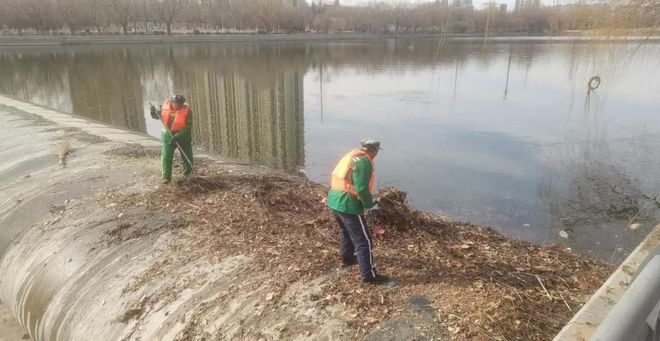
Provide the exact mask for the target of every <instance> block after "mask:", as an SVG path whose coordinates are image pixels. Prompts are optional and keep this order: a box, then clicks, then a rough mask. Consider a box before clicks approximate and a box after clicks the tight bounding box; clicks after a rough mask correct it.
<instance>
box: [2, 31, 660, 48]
mask: <svg viewBox="0 0 660 341" xmlns="http://www.w3.org/2000/svg"><path fill="white" fill-rule="evenodd" d="M439 38H442V39H449V40H477V41H483V40H484V35H483V34H457V33H447V34H442V35H441V34H438V33H414V34H413V33H410V34H358V33H355V34H353V33H345V34H265V35H262V34H224V35H172V36H164V35H101V36H94V35H88V36H1V35H0V46H1V47H16V48H21V47H61V46H84V45H117V44H176V43H262V42H275V43H277V42H332V41H358V40H383V39H439ZM599 40H600V41H608V42H613V41H660V37H656V36H654V37H646V36H625V37H620V36H616V37H600V36H590V35H586V36H578V35H567V36H547V35H540V36H527V35H516V34H508V35H505V36H490V37H488V41H491V42H497V41H507V42H516V41H521V42H548V43H551V42H568V41H574V42H579V41H599Z"/></svg>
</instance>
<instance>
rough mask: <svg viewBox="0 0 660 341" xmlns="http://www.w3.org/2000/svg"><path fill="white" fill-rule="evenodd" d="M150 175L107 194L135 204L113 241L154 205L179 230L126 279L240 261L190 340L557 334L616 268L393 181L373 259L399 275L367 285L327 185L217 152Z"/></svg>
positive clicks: (107, 199)
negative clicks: (140, 187) (343, 248)
mask: <svg viewBox="0 0 660 341" xmlns="http://www.w3.org/2000/svg"><path fill="white" fill-rule="evenodd" d="M116 154H117V155H120V156H122V157H127V156H128V157H147V156H148V153H142V152H141V151H139V150H138V151H137V155H130V153H129V154H126V151H121V152H118V153H116ZM176 172H177V170H176V169H175V173H176ZM149 179H150V180H149ZM149 179H146V178H145V181H152V182H153V181H154V179H153V177H152V178H149ZM151 185H153V186H146V187H147V188H154V189H150V190H146V191H136V192H135V191H134V192H130V191H129V192H127V191H123V190H121V189H115V190H108V191H104V192H102V193H99V195H98V198H97V200H98V201H99V203H100V204H102V205H105V206H106V207H111V208H112V209H114V210H116V211H117V212H120V213H119V214H122V215H124V220H125V221H124V222H123V223H122V224H119V225H117V227H116V228H115V229H113V230H111V231H108V233H107V242H108V243H123V242H126V241H128V240H131V239H134V238H138V237H139V236H140V235H142V234H144V233H151V232H150V231H151V230H150V228H149V227H148V226H146V225H145V224H144V221H149V219H150V218H151V217H153V215H156V216H159V215H162V216H167V217H168V221H169V222H168V223H167V224H164V225H160V226H159V227H158V228H160V229H166V230H168V231H170V232H171V233H173V234H174V235H175V237H174V238H173V240H175V241H176V242H170V243H169V245H168V246H167V250H166V251H163V254H164V255H167V257H165V258H163V259H162V261H160V262H159V263H157V264H155V265H154V266H152V267H151V268H149V269H147V270H145V271H143V272H141V273H140V274H138V275H137V276H135V278H134V279H133V280H132V281H131V282H130V283H129V284H128V285H127V286H126V287H125V288H123V292H124V293H127V294H129V293H132V292H137V291H139V290H141V288H143V287H144V286H149V285H150V283H154V282H156V281H162V279H163V277H166V276H168V277H172V273H173V272H174V273H176V272H177V271H178V270H177V269H179V268H180V267H181V265H182V264H197V266H203V264H213V263H221V262H227V261H228V260H232V261H231V262H235V264H234V263H230V264H229V265H230V266H229V267H235V270H236V271H235V274H234V275H233V276H234V277H233V278H234V281H233V282H231V283H227V286H228V287H225V288H220V287H217V288H216V290H221V291H222V292H223V294H222V295H220V296H219V297H218V298H217V300H216V301H214V302H211V303H210V304H208V305H204V306H203V307H201V308H200V307H197V308H196V309H197V310H199V311H192V312H190V314H189V315H188V316H187V317H186V318H185V324H184V326H183V327H182V329H181V332H180V333H179V334H177V336H176V338H178V339H181V340H187V339H222V338H226V337H228V336H239V335H240V337H247V338H250V339H260V338H265V339H272V338H297V337H301V336H302V337H305V336H307V337H311V338H313V337H314V336H315V335H317V336H318V335H323V336H324V337H328V336H329V338H331V339H352V338H367V339H372V340H383V339H389V340H403V339H422V340H423V339H455V340H550V339H552V337H553V336H554V335H555V334H556V333H557V332H558V331H559V330H560V329H561V328H562V326H563V325H564V324H565V323H566V322H567V321H568V320H569V319H570V318H571V316H572V315H573V314H574V313H575V312H577V310H578V309H579V308H580V306H581V305H582V304H583V303H584V302H585V301H586V300H587V299H588V298H589V296H590V295H591V294H592V293H593V292H594V291H595V290H596V289H597V288H598V287H599V286H600V284H601V283H602V282H603V281H604V280H605V278H606V277H607V276H608V274H609V273H610V272H611V270H612V267H611V266H610V265H607V264H604V263H600V262H598V261H594V260H590V259H586V258H584V257H581V256H579V255H576V254H573V253H570V252H567V251H565V250H563V249H562V248H560V247H558V246H553V247H539V246H535V245H532V244H530V243H527V242H523V241H517V240H511V239H508V238H505V237H503V236H502V235H500V234H498V233H497V232H495V231H493V230H491V229H489V228H485V227H480V226H474V225H471V224H466V223H460V222H451V221H448V220H445V219H443V218H441V217H438V216H433V215H430V214H426V213H423V212H418V211H416V210H413V209H409V208H408V207H407V206H406V204H405V193H404V192H401V191H398V190H396V189H387V190H385V191H383V192H382V193H381V194H380V195H381V198H382V199H381V203H382V210H381V213H380V214H379V215H377V216H375V215H371V216H369V218H368V220H369V222H370V223H371V225H372V233H373V234H374V238H375V262H376V264H377V266H378V269H379V271H380V272H382V273H384V274H387V275H390V276H391V277H393V278H394V282H393V283H391V284H389V285H385V286H368V285H363V284H361V283H360V282H359V276H358V270H357V267H352V268H341V267H340V266H339V262H338V251H337V243H338V230H337V227H336V223H335V222H334V220H333V218H332V216H331V214H330V212H329V211H328V210H327V209H326V207H325V204H324V203H323V202H322V200H323V198H324V196H325V193H326V189H325V188H324V187H323V186H320V185H318V184H314V183H311V182H308V181H306V180H305V179H301V178H296V177H290V176H286V175H273V174H272V173H269V172H267V171H254V170H253V171H249V172H243V171H236V170H228V169H226V168H225V167H224V166H223V165H222V164H221V163H217V162H214V161H209V160H200V161H199V162H197V164H196V171H195V175H194V176H193V177H191V178H187V179H179V180H177V181H175V182H174V183H173V184H170V185H162V186H156V184H151ZM235 257H238V258H235ZM202 282H203V281H200V280H199V279H197V278H192V277H190V276H182V277H181V278H179V279H178V280H177V281H174V282H172V283H171V285H170V286H166V288H165V289H163V290H158V291H156V292H153V293H152V295H150V296H149V297H142V299H140V300H137V301H136V302H135V303H134V304H133V305H132V306H131V307H130V308H129V309H127V310H126V312H125V314H124V315H123V316H121V317H119V320H120V321H122V322H123V323H131V321H134V320H139V319H140V318H141V316H143V315H144V314H147V313H148V312H149V311H150V310H153V309H154V306H156V305H162V304H163V301H165V302H169V303H171V302H174V301H176V300H177V297H178V296H181V295H185V292H186V291H187V290H188V289H190V288H196V287H199V286H200V285H202ZM161 287H162V286H161ZM240 292H242V293H251V294H250V295H249V296H248V297H249V298H244V299H243V300H242V301H241V302H242V303H241V304H242V305H243V306H242V308H241V310H240V313H237V314H238V315H242V314H245V316H231V317H230V318H228V319H229V320H224V325H218V323H216V325H210V324H213V323H212V322H209V321H208V320H205V319H204V318H202V317H200V318H199V319H198V318H196V316H208V314H209V313H211V312H212V311H213V309H218V308H217V307H223V306H224V307H230V308H231V307H232V306H235V305H236V304H235V298H236V296H237V295H239V296H240ZM232 297H233V299H230V298H232ZM232 302H234V303H232ZM246 304H247V306H245V305H246ZM214 307H215V308H214ZM246 307H247V308H246ZM243 308H246V309H243ZM287 311H288V312H287ZM292 311H294V312H295V313H294V314H293V316H292V317H286V316H284V315H286V314H292ZM285 312H286V313H285ZM225 313H226V312H225ZM234 315H236V314H234ZM230 325H234V326H233V327H231V326H230ZM232 328H233V329H232ZM324 328H326V329H325V330H324ZM333 330H337V331H336V332H334V331H333Z"/></svg>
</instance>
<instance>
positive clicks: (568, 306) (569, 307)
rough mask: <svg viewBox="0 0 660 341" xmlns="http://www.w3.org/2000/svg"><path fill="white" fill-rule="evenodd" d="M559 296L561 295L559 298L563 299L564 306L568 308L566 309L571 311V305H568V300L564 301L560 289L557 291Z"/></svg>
mask: <svg viewBox="0 0 660 341" xmlns="http://www.w3.org/2000/svg"><path fill="white" fill-rule="evenodd" d="M559 297H561V300H562V301H564V304H565V305H566V308H568V311H573V309H571V306H570V305H568V302H566V300H565V299H564V295H562V293H561V291H560V292H559Z"/></svg>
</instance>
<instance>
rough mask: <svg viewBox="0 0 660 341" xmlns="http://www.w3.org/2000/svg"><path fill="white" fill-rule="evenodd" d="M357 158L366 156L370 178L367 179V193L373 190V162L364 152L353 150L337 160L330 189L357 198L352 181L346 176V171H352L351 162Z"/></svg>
mask: <svg viewBox="0 0 660 341" xmlns="http://www.w3.org/2000/svg"><path fill="white" fill-rule="evenodd" d="M359 156H366V157H367V159H368V160H369V163H371V176H370V179H369V192H373V190H374V162H373V161H372V160H371V157H369V154H367V153H366V152H364V151H362V150H359V149H353V150H351V151H350V152H348V154H346V155H344V157H342V158H341V160H339V163H338V164H337V166H336V167H335V170H333V171H332V177H331V179H330V188H331V189H336V190H340V191H343V192H346V193H349V194H351V195H353V196H355V197H357V192H356V191H355V186H353V180H352V179H350V177H349V176H348V173H349V172H348V171H349V170H351V169H353V160H355V158H356V157H359Z"/></svg>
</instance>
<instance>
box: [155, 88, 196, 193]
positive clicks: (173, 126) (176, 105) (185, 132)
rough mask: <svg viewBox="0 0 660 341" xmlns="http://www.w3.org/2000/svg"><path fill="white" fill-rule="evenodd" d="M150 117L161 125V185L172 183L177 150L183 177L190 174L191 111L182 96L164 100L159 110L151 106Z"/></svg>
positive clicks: (191, 158)
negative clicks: (181, 163) (173, 161)
mask: <svg viewBox="0 0 660 341" xmlns="http://www.w3.org/2000/svg"><path fill="white" fill-rule="evenodd" d="M151 117H152V118H154V119H160V120H161V122H162V124H163V129H162V131H161V140H162V142H163V147H162V149H161V154H160V164H161V173H162V176H163V183H165V184H167V183H170V181H172V159H173V158H174V150H175V149H179V152H180V153H181V158H182V159H183V175H184V176H188V175H190V174H191V173H192V162H193V150H192V122H193V120H192V110H190V106H189V105H188V103H186V98H185V97H183V95H175V96H173V97H172V98H171V99H167V100H165V103H164V104H163V107H162V108H161V110H156V108H155V107H154V106H151Z"/></svg>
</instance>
